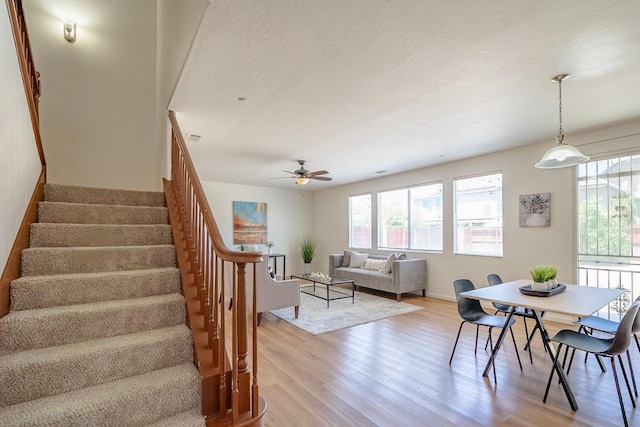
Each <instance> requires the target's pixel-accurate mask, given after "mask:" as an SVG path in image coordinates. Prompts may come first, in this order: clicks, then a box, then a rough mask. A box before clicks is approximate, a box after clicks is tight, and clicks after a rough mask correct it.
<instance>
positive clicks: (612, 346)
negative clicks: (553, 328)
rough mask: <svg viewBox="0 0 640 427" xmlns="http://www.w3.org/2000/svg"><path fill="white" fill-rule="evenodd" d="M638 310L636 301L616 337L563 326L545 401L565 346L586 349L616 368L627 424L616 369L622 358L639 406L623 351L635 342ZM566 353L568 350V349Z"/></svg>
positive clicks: (621, 408) (618, 389) (613, 369)
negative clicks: (634, 330) (605, 336)
mask: <svg viewBox="0 0 640 427" xmlns="http://www.w3.org/2000/svg"><path fill="white" fill-rule="evenodd" d="M638 309H640V301H636V302H634V303H633V304H632V305H631V307H630V308H629V310H628V311H627V313H626V314H625V315H624V317H623V318H622V320H621V321H620V324H619V325H618V328H617V329H616V332H615V335H614V336H613V338H598V337H594V336H592V335H587V334H584V333H581V332H578V331H574V330H571V329H563V330H561V331H560V332H558V333H557V334H556V335H555V336H554V337H553V338H551V341H553V342H556V343H558V349H557V351H556V355H555V357H554V359H553V366H552V368H551V373H550V374H549V381H548V382H547V388H546V390H545V392H544V398H543V399H542V401H543V402H545V403H546V402H547V396H548V395H549V388H550V386H551V380H552V379H553V374H554V372H555V370H556V369H561V367H560V365H559V364H558V359H559V358H560V352H561V350H562V347H563V346H566V347H567V350H568V349H569V348H573V349H577V350H582V351H584V352H587V353H593V354H594V355H597V356H600V357H603V358H609V359H610V360H611V370H612V371H613V378H614V380H615V383H616V390H617V392H618V401H619V402H620V410H621V411H622V418H623V420H624V425H625V427H626V426H628V425H629V423H628V421H627V414H626V412H625V409H624V401H623V399H622V393H621V392H620V382H619V381H618V372H617V370H616V364H615V359H616V356H617V357H618V363H619V364H620V368H621V370H622V375H623V376H624V379H625V381H626V383H627V389H628V391H629V397H630V398H631V403H632V405H633V407H634V408H635V407H636V403H635V400H634V399H633V395H632V394H631V387H629V381H628V379H627V372H626V370H625V369H624V362H623V361H622V356H621V354H622V353H624V352H626V351H627V350H628V349H629V346H630V345H631V328H632V327H633V323H634V322H635V320H636V317H637V315H638ZM565 354H566V352H565Z"/></svg>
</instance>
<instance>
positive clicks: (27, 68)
mask: <svg viewBox="0 0 640 427" xmlns="http://www.w3.org/2000/svg"><path fill="white" fill-rule="evenodd" d="M6 3H7V10H8V12H9V22H10V25H11V32H12V33H13V41H14V44H15V47H16V56H17V57H18V66H19V67H20V75H21V76H22V83H23V85H24V91H25V95H26V98H27V106H28V108H29V115H30V117H31V126H32V128H33V136H34V139H35V142H36V147H37V149H38V155H39V156H40V164H41V165H42V169H41V171H40V176H39V177H38V180H37V182H36V186H35V188H34V190H33V193H32V195H31V199H30V201H29V204H28V205H27V209H26V212H25V214H24V217H23V219H22V223H21V224H20V228H19V229H18V233H17V235H16V238H15V240H14V242H13V246H12V247H11V250H10V252H9V256H8V257H7V262H6V265H5V267H4V270H3V271H2V275H1V276H0V317H2V316H4V315H6V314H7V313H8V312H9V307H10V296H9V290H10V286H11V281H12V280H14V279H17V278H18V277H20V253H21V252H22V250H23V249H26V248H28V247H29V228H30V226H31V224H32V223H34V222H36V221H37V217H38V202H39V201H41V200H42V199H43V198H44V184H45V183H46V182H47V166H46V162H45V158H44V150H43V149H42V140H41V139H40V119H39V117H38V101H39V99H40V73H38V72H37V71H36V68H35V65H34V61H33V55H32V52H31V44H30V42H29V34H28V31H27V23H26V21H25V19H24V10H23V9H22V1H21V0H6ZM8 143H9V142H8ZM15 143H17V144H20V143H23V141H15Z"/></svg>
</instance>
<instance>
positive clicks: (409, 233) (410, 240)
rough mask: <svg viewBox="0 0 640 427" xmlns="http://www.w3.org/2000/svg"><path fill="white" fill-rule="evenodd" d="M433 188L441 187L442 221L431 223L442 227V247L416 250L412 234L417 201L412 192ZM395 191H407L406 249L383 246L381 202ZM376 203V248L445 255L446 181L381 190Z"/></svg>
mask: <svg viewBox="0 0 640 427" xmlns="http://www.w3.org/2000/svg"><path fill="white" fill-rule="evenodd" d="M431 186H439V192H440V199H439V200H440V203H439V208H440V213H439V216H440V220H439V221H430V223H434V224H439V226H440V239H439V244H440V247H439V248H427V249H421V248H415V247H412V244H413V234H414V233H412V220H413V215H414V212H412V211H413V207H412V201H414V200H416V199H412V197H411V190H415V189H420V188H423V187H431ZM395 191H406V194H405V198H406V218H404V219H403V221H406V234H407V236H406V241H407V245H406V247H397V246H391V245H389V244H388V243H389V242H388V241H387V245H383V242H382V239H383V233H382V232H381V227H383V224H382V223H381V221H382V219H383V217H384V215H382V214H381V212H382V209H383V204H382V202H381V196H383V195H384V194H385V193H391V192H395ZM430 194H435V193H430ZM376 196H377V197H376V202H377V206H376V213H377V218H376V219H377V221H376V222H377V224H376V230H377V239H376V248H378V249H381V250H389V251H395V250H402V251H413V252H431V253H443V251H444V207H443V204H444V181H442V180H437V181H431V182H424V183H419V184H413V185H408V186H404V187H398V188H388V189H384V190H380V191H378V192H377V194H376Z"/></svg>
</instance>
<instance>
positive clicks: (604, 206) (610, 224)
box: [577, 155, 640, 320]
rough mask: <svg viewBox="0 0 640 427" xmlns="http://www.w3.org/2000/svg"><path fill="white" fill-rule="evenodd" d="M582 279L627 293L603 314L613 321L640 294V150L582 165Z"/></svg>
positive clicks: (580, 214)
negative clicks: (633, 153) (622, 289)
mask: <svg viewBox="0 0 640 427" xmlns="http://www.w3.org/2000/svg"><path fill="white" fill-rule="evenodd" d="M577 192H578V198H577V203H578V283H579V284H581V285H585V286H595V287H604V288H617V287H622V288H624V289H626V290H627V293H626V294H625V295H623V297H621V298H620V299H617V300H616V301H614V302H613V303H611V304H610V305H609V306H608V307H605V308H603V309H602V310H601V312H600V313H599V314H600V315H603V316H608V317H610V318H612V319H615V320H620V317H621V316H622V315H623V314H624V313H625V312H626V310H627V308H628V307H629V305H630V303H631V302H633V300H634V299H635V298H636V297H638V296H639V295H640V155H631V156H623V157H615V158H610V159H604V160H596V161H592V162H588V163H583V164H581V165H578V182H577Z"/></svg>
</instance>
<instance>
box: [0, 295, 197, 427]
mask: <svg viewBox="0 0 640 427" xmlns="http://www.w3.org/2000/svg"><path fill="white" fill-rule="evenodd" d="M185 319H186V317H185V301H184V298H183V296H182V295H181V294H169V295H158V296H152V297H145V298H133V299H127V300H119V301H108V302H99V303H92V304H82V305H71V306H63V307H52V308H42V309H38V310H23V311H11V312H9V314H7V315H6V316H4V317H3V318H1V319H0V355H4V354H9V353H15V352H19V351H25V350H31V349H36V348H44V347H51V346H56V345H63V344H71V343H77V342H82V341H88V340H94V339H99V338H107V337H112V336H116V335H124V334H132V333H136V332H142V331H148V330H151V329H155V328H165V327H169V326H175V325H180V324H184V323H185ZM0 425H1V424H0Z"/></svg>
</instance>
